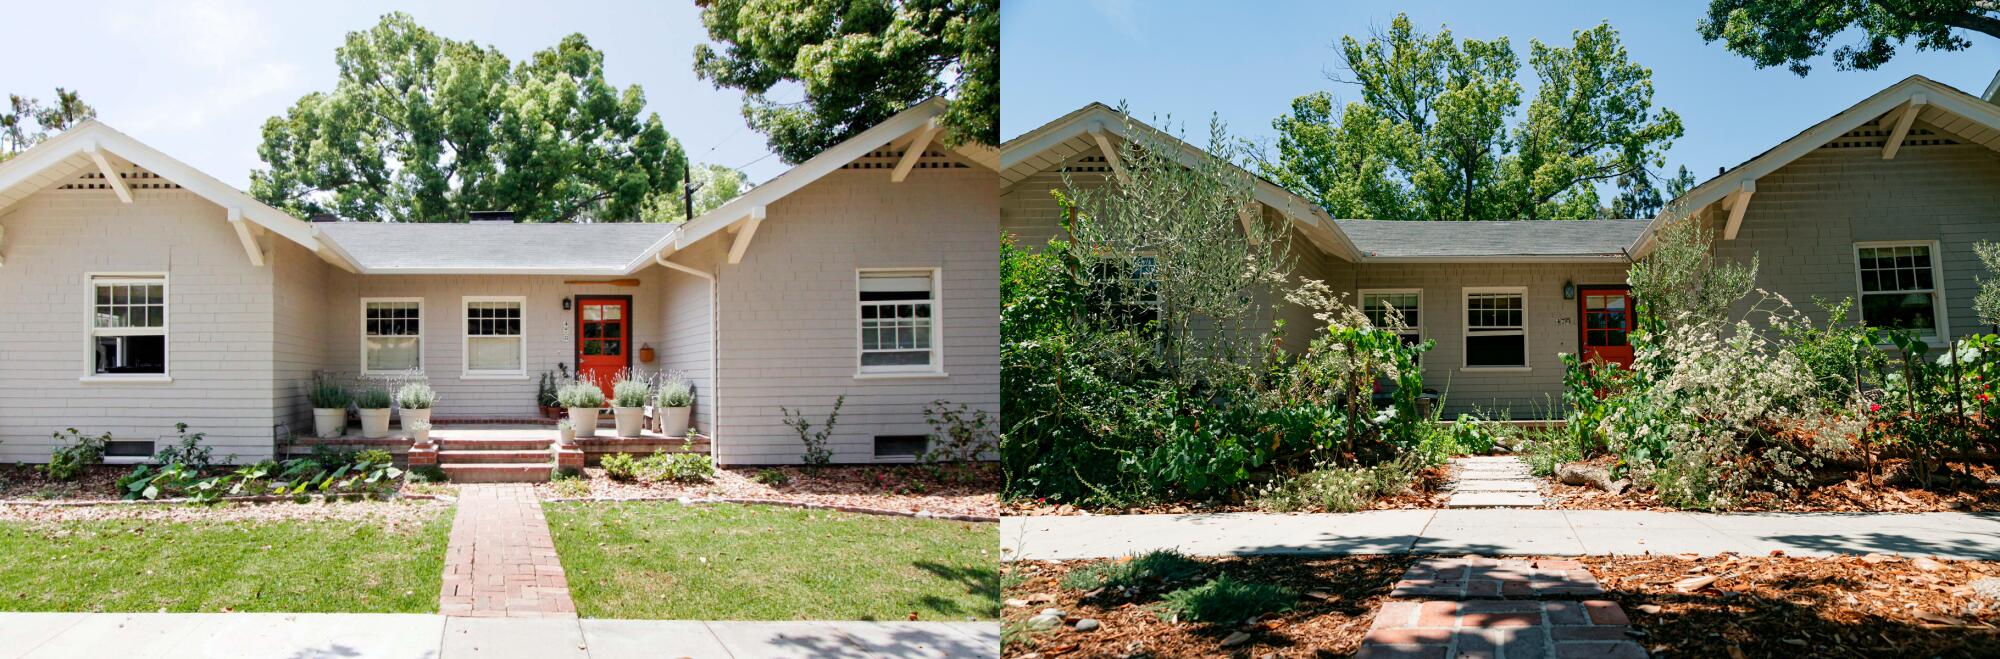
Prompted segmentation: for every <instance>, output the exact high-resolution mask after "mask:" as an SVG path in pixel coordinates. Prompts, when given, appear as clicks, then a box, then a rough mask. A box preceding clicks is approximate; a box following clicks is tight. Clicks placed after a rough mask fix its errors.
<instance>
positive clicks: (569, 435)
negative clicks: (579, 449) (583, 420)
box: [557, 428, 576, 446]
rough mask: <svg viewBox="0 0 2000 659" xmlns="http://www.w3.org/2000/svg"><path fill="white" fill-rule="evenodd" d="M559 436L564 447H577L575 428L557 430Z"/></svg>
mask: <svg viewBox="0 0 2000 659" xmlns="http://www.w3.org/2000/svg"><path fill="white" fill-rule="evenodd" d="M557 435H558V436H559V437H561V438H562V445H563V446H576V429H575V428H560V429H558V430H557Z"/></svg>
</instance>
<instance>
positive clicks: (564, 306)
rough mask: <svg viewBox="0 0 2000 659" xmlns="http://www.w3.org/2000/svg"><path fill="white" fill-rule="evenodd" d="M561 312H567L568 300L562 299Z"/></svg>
mask: <svg viewBox="0 0 2000 659" xmlns="http://www.w3.org/2000/svg"><path fill="white" fill-rule="evenodd" d="M563 311H569V298H563Z"/></svg>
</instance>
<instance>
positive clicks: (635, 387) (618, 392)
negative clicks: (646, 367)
mask: <svg viewBox="0 0 2000 659" xmlns="http://www.w3.org/2000/svg"><path fill="white" fill-rule="evenodd" d="M652 397H653V384H652V383H651V382H647V381H646V380H645V379H644V378H640V377H638V376H636V375H629V374H628V375H627V376H626V377H624V378H620V379H619V380H618V381H617V382H615V383H612V385H611V401H612V402H611V405H612V407H645V406H646V403H647V401H649V400H651V399H652Z"/></svg>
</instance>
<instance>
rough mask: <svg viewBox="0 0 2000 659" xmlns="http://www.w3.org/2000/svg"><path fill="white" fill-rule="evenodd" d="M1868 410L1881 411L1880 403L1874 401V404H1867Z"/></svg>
mask: <svg viewBox="0 0 2000 659" xmlns="http://www.w3.org/2000/svg"><path fill="white" fill-rule="evenodd" d="M1868 411H1870V412H1880V411H1882V404H1881V403H1875V404H1873V405H1869V406H1868Z"/></svg>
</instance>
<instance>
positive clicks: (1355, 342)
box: [1000, 123, 1457, 509]
mask: <svg viewBox="0 0 2000 659" xmlns="http://www.w3.org/2000/svg"><path fill="white" fill-rule="evenodd" d="M1129 128H1130V130H1128V134H1130V135H1132V136H1133V138H1132V139H1130V140H1128V141H1126V142H1125V143H1123V144H1122V145H1121V147H1120V152H1119V156H1120V158H1121V159H1122V160H1123V161H1124V162H1126V163H1128V166H1127V167H1126V171H1127V175H1128V177H1129V180H1126V181H1125V182H1123V183H1116V182H1114V183H1111V184H1107V185H1105V186H1103V187H1101V188H1100V187H1091V186H1086V185H1082V184H1079V183H1078V182H1076V181H1065V186H1064V189H1063V190H1061V191H1058V192H1057V193H1056V197H1057V201H1058V203H1059V204H1060V205H1062V206H1063V207H1064V208H1065V209H1066V212H1065V215H1064V218H1065V219H1064V228H1065V233H1066V235H1067V236H1069V239H1067V240H1060V239H1059V240H1052V241H1050V242H1048V243H1047V244H1046V245H1042V246H1038V247H1037V248H1035V249H1029V248H1027V247H1025V246H1020V245H1014V244H1012V243H1011V242H1009V243H1007V244H1005V245H1003V246H1002V250H1001V297H1002V315H1001V346H1002V348H1001V351H1002V357H1001V359H1002V373H1001V381H1002V385H1001V386H1002V394H1001V404H1002V406H1003V409H1002V413H1001V415H1000V417H1001V418H1002V419H1006V423H1007V424H1008V425H1007V426H1006V427H1005V428H1004V429H1003V432H1002V437H1001V454H1002V461H1003V463H1004V464H1005V471H1006V475H1007V483H1006V486H1005V490H1004V492H1005V496H1006V497H1007V498H1008V499H1010V500H1012V501H1015V502H1017V503H1023V505H1045V504H1053V505H1059V506H1083V507H1087V508H1145V507H1152V506H1160V505H1176V504H1180V503H1188V502H1197V503H1204V504H1218V505H1225V506H1254V505H1255V503H1254V502H1255V501H1256V500H1257V499H1259V498H1260V497H1263V498H1272V499H1273V500H1274V501H1277V500H1281V501H1283V502H1284V503H1283V504H1282V505H1281V507H1283V508H1285V509H1293V508H1309V507H1312V506H1309V505H1307V504H1308V503H1310V502H1315V501H1319V502H1329V503H1332V504H1333V505H1335V506H1337V507H1340V508H1352V507H1356V506H1358V505H1360V504H1362V503H1365V502H1368V501H1372V500H1374V499H1375V498H1376V497H1378V496H1381V495H1385V494H1387V495H1396V494H1400V493H1402V492H1405V491H1407V485H1408V484H1409V483H1410V482H1411V479H1412V478H1414V477H1415V476H1416V475H1417V474H1420V473H1422V472H1423V471H1424V470H1426V469H1428V468H1430V467H1433V466H1435V465H1436V464H1437V463H1438V462H1440V461H1441V460H1442V459H1443V458H1444V457H1448V456H1449V455H1451V454H1453V453H1455V452H1457V449H1455V448H1453V445H1452V444H1451V441H1452V440H1451V438H1450V437H1448V436H1445V435H1442V434H1440V432H1441V431H1440V428H1441V427H1442V426H1441V424H1438V423H1436V422H1437V419H1436V417H1435V416H1434V413H1430V412H1429V410H1428V409H1427V404H1426V403H1427V401H1426V400H1425V399H1426V395H1425V392H1424V388H1423V380H1422V376H1421V373H1420V369H1419V368H1418V366H1417V364H1418V360H1419V359H1420V358H1421V355H1422V354H1423V353H1424V352H1425V351H1427V350H1429V348H1430V345H1431V344H1430V343H1429V342H1424V343H1418V344H1412V343H1409V342H1406V341H1405V340H1404V339H1403V337H1402V336H1401V335H1400V334H1399V333H1398V331H1397V330H1398V329H1399V328H1400V327H1402V320H1401V315H1400V311H1399V310H1397V309H1395V308H1393V307H1384V308H1379V309H1361V308H1359V307H1358V306H1357V305H1358V304H1359V302H1358V301H1356V300H1351V299H1349V298H1348V297H1347V296H1345V295H1341V294H1336V293H1334V292H1333V290H1332V288H1331V287H1329V286H1327V285H1326V284H1324V283H1322V282H1316V281H1311V280H1305V279H1297V278H1293V277H1291V276H1290V275H1289V274H1288V273H1290V272H1291V271H1292V266H1293V258H1292V256H1291V252H1290V244H1289V237H1290V235H1291V233H1290V232H1289V231H1287V230H1286V229H1285V226H1284V224H1283V223H1282V222H1279V221H1268V222H1267V221H1263V220H1262V217H1263V216H1262V215H1261V214H1260V213H1259V212H1258V208H1259V207H1258V206H1257V202H1256V201H1255V200H1254V195H1253V191H1254V187H1253V186H1254V184H1255V181H1254V179H1253V178H1252V177H1251V176H1250V175H1249V174H1248V173H1247V172H1244V171H1243V170H1241V169H1238V168H1237V167H1235V166H1234V165H1231V164H1230V161H1232V160H1235V159H1237V158H1238V157H1239V156H1244V155H1245V154H1246V153H1247V152H1246V151H1245V147H1244V146H1243V145H1242V143H1241V142H1240V141H1237V140H1234V139H1232V138H1230V137H1229V136H1228V134H1227V132H1226V131H1225V130H1224V129H1223V128H1222V127H1221V126H1220V125H1219V124H1214V125H1212V126H1211V134H1210V139H1209V146H1208V149H1209V152H1210V153H1213V154H1216V156H1217V157H1215V158H1203V159H1197V160H1196V161H1194V162H1191V163H1190V162H1183V161H1182V160H1181V159H1180V155H1179V154H1180V153H1181V151H1180V147H1179V146H1178V145H1177V144H1174V143H1172V142H1170V141H1168V140H1169V138H1168V137H1166V136H1164V135H1159V134H1155V133H1153V132H1152V131H1151V129H1148V128H1145V127H1143V126H1141V125H1139V124H1136V123H1134V124H1132V125H1131V126H1130V127H1129ZM1282 305H1298V306H1301V307H1304V308H1306V309H1308V310H1311V311H1312V312H1313V315H1314V321H1313V322H1312V323H1310V324H1309V325H1310V326H1305V327H1297V328H1289V327H1286V326H1285V325H1284V324H1283V323H1282V322H1279V323H1277V326H1276V328H1275V329H1273V328H1272V327H1271V325H1270V323H1269V320H1268V319H1270V318H1273V317H1275V316H1276V314H1275V312H1276V311H1277V310H1278V309H1280V308H1281V306H1282ZM1405 459H1407V460H1409V462H1398V461H1399V460H1405ZM1389 464H1397V465H1400V466H1399V467H1395V468H1381V469H1378V467H1381V466H1383V465H1389ZM1354 470H1367V471H1368V473H1371V474H1376V475H1382V474H1389V473H1397V474H1401V475H1403V476H1406V478H1403V479H1402V482H1401V483H1395V484H1387V485H1386V486H1383V485H1384V484H1382V483H1378V482H1376V481H1375V480H1374V479H1357V478H1350V477H1348V474H1349V473H1350V472H1353V471H1354ZM1295 483H1297V484H1304V485H1295ZM1346 483H1353V484H1354V485H1352V486H1346V485H1343V484H1346ZM1364 483H1365V484H1366V485H1367V486H1366V487H1363V484H1364ZM1296 487H1310V488H1311V489H1314V490H1316V492H1313V493H1299V492H1292V491H1290V490H1291V489H1293V488H1296ZM1334 487H1341V488H1343V491H1341V492H1327V490H1328V489H1330V488H1334ZM1274 492H1275V493H1278V496H1277V497H1275V498H1273V497H1272V496H1271V495H1272V493H1274ZM1314 509H1323V508H1314Z"/></svg>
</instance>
